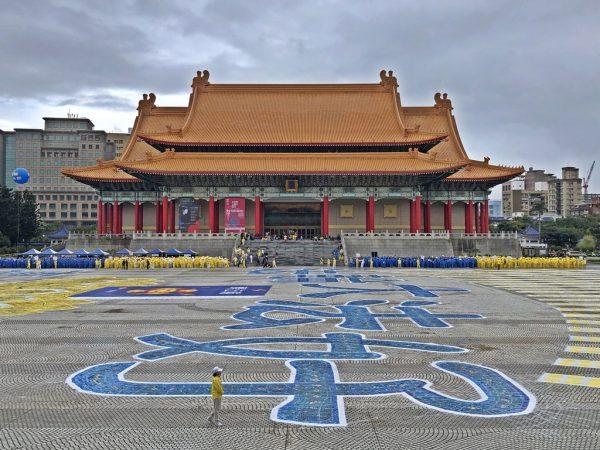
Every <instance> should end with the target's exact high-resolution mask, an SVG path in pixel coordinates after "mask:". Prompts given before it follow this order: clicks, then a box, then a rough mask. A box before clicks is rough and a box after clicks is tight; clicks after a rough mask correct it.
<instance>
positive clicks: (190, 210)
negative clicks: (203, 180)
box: [179, 197, 200, 233]
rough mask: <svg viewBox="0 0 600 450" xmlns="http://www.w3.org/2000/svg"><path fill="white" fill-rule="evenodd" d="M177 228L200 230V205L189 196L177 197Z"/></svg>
mask: <svg viewBox="0 0 600 450" xmlns="http://www.w3.org/2000/svg"><path fill="white" fill-rule="evenodd" d="M179 230H180V231H182V232H183V233H193V232H194V231H196V232H198V231H199V230H200V205H199V204H198V201H197V200H196V199H194V198H191V197H185V198H181V199H179Z"/></svg>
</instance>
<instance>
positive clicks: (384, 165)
mask: <svg viewBox="0 0 600 450" xmlns="http://www.w3.org/2000/svg"><path fill="white" fill-rule="evenodd" d="M463 165H464V162H462V163H461V162H458V163H457V162H456V161H452V162H448V161H443V160H437V159H435V158H433V157H431V156H429V155H426V154H422V153H419V152H417V151H410V152H406V153H391V152H376V153H372V152H369V153H366V152H362V153H359V152H357V153H298V154H292V153H218V152H214V153H212V152H211V153H187V152H177V153H175V152H173V151H167V152H165V153H163V154H162V155H159V156H156V157H151V158H149V159H148V160H146V161H137V162H125V161H119V162H117V166H118V167H121V168H122V169H124V170H126V171H128V172H130V173H145V174H354V173H365V174H371V173H372V174H419V173H442V172H450V171H452V170H457V169H459V168H461V167H462V166H463Z"/></svg>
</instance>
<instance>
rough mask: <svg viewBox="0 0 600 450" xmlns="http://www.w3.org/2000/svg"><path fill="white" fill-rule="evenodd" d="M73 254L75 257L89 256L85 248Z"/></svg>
mask: <svg viewBox="0 0 600 450" xmlns="http://www.w3.org/2000/svg"><path fill="white" fill-rule="evenodd" d="M73 253H75V256H90V252H88V251H87V250H86V249H85V248H80V249H79V250H75V251H74V252H73Z"/></svg>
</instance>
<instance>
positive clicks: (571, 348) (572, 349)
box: [565, 345, 600, 355]
mask: <svg viewBox="0 0 600 450" xmlns="http://www.w3.org/2000/svg"><path fill="white" fill-rule="evenodd" d="M565 352H567V353H589V354H590V355H600V347H584V346H581V345H567V348H565Z"/></svg>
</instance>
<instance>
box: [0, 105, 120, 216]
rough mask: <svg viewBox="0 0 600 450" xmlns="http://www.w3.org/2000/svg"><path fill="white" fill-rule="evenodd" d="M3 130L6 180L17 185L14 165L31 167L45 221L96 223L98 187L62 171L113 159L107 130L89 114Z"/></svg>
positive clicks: (30, 185)
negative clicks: (100, 160)
mask: <svg viewBox="0 0 600 450" xmlns="http://www.w3.org/2000/svg"><path fill="white" fill-rule="evenodd" d="M2 134H3V148H4V179H5V180H4V181H5V183H6V185H7V186H8V187H15V186H14V182H13V181H12V176H11V174H12V171H13V170H14V168H15V167H23V168H25V169H27V170H28V171H29V175H30V180H29V183H28V184H27V188H28V189H29V191H31V192H32V193H33V194H34V195H35V197H36V201H37V203H38V205H39V213H40V218H41V219H42V220H44V221H49V222H54V221H58V222H63V223H67V224H71V225H78V226H81V225H91V224H94V223H95V222H96V208H97V195H96V191H95V190H94V189H92V188H90V187H89V186H86V185H83V184H81V183H77V182H76V181H74V180H72V179H69V178H66V177H64V176H62V175H61V172H60V171H61V169H62V168H64V167H73V166H76V167H85V166H92V165H95V164H96V163H97V161H98V160H99V159H112V158H113V157H114V153H115V151H114V149H113V148H112V147H111V145H108V146H107V135H108V133H106V132H105V131H101V130H94V124H93V123H92V121H91V120H89V119H86V118H79V117H66V118H65V117H61V118H55V117H44V129H37V128H16V129H15V131H14V132H3V133H2Z"/></svg>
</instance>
